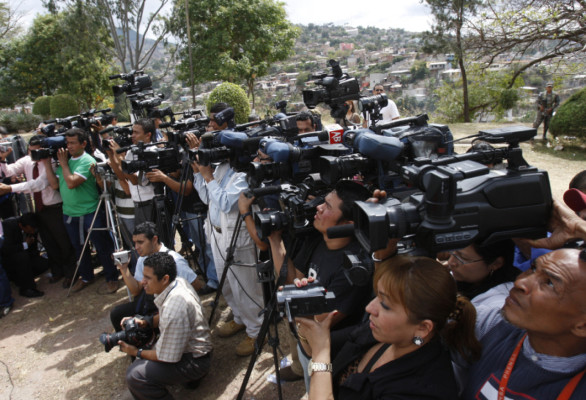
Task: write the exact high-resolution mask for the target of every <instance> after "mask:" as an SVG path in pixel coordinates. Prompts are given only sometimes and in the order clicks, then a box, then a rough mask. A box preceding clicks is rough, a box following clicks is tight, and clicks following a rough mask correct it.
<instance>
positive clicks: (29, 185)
mask: <svg viewBox="0 0 586 400" xmlns="http://www.w3.org/2000/svg"><path fill="white" fill-rule="evenodd" d="M35 163H36V161H33V160H32V159H31V157H30V156H25V157H22V158H20V159H18V160H17V161H16V162H15V163H13V164H1V167H0V168H1V169H2V172H3V173H4V174H5V175H6V176H13V175H21V174H24V176H25V177H26V182H21V183H16V184H13V185H11V187H12V191H13V192H14V193H22V192H30V193H34V192H41V195H42V199H43V204H44V205H45V206H51V205H55V204H61V203H62V202H63V201H62V200H61V195H60V194H59V191H57V190H55V189H53V188H52V187H51V185H49V180H48V179H47V173H46V172H45V163H44V162H42V161H39V162H38V163H39V176H38V177H37V178H33V169H34V167H35Z"/></svg>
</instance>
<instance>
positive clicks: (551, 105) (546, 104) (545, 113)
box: [533, 82, 560, 140]
mask: <svg viewBox="0 0 586 400" xmlns="http://www.w3.org/2000/svg"><path fill="white" fill-rule="evenodd" d="M559 105H560V96H558V95H557V94H556V93H554V92H553V83H552V82H548V83H547V86H546V87H545V92H541V93H540V94H539V97H538V98H537V118H536V119H535V122H534V123H533V127H534V128H535V129H537V128H539V125H541V123H542V122H543V140H545V136H546V135H547V130H548V128H549V122H550V121H551V116H552V115H553V111H554V110H555V109H556V107H557V106H559Z"/></svg>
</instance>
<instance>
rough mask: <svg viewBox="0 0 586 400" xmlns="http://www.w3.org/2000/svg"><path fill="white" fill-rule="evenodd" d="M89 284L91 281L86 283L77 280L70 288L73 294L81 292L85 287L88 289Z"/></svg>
mask: <svg viewBox="0 0 586 400" xmlns="http://www.w3.org/2000/svg"><path fill="white" fill-rule="evenodd" d="M90 283H92V281H89V282H86V281H84V280H83V279H81V278H79V279H78V280H77V282H75V285H73V287H72V288H71V291H72V292H73V293H76V292H79V291H80V290H83V289H85V288H86V287H88V286H89V285H90Z"/></svg>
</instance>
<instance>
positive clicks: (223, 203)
mask: <svg viewBox="0 0 586 400" xmlns="http://www.w3.org/2000/svg"><path fill="white" fill-rule="evenodd" d="M233 175H236V176H234V177H233ZM230 182H231V183H230ZM193 186H194V187H195V189H196V190H197V192H198V193H199V197H200V198H201V201H203V202H204V203H205V204H207V205H208V206H209V209H208V218H209V219H210V222H211V224H212V225H214V226H217V227H219V226H220V224H221V220H220V212H223V213H225V214H228V213H229V212H230V211H232V210H234V207H237V205H238V198H239V197H240V193H242V192H243V191H244V190H246V189H248V183H246V174H244V173H240V172H236V171H234V170H233V169H232V168H230V164H229V163H227V162H224V163H222V164H220V165H218V167H216V170H215V171H214V179H213V180H211V181H210V182H209V183H206V181H205V179H203V177H202V176H201V174H200V173H197V174H194V176H193Z"/></svg>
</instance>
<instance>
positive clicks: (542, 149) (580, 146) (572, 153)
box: [533, 140, 586, 161]
mask: <svg viewBox="0 0 586 400" xmlns="http://www.w3.org/2000/svg"><path fill="white" fill-rule="evenodd" d="M559 144H561V145H562V146H563V150H555V147H556V146H557V145H558V144H556V142H550V147H548V146H547V142H545V141H543V140H540V141H537V140H536V141H535V142H534V143H533V150H534V151H536V152H538V153H544V154H548V155H551V156H553V157H557V158H561V159H563V160H570V161H586V145H585V144H584V143H580V142H577V143H573V142H570V143H566V142H560V143H559Z"/></svg>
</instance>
